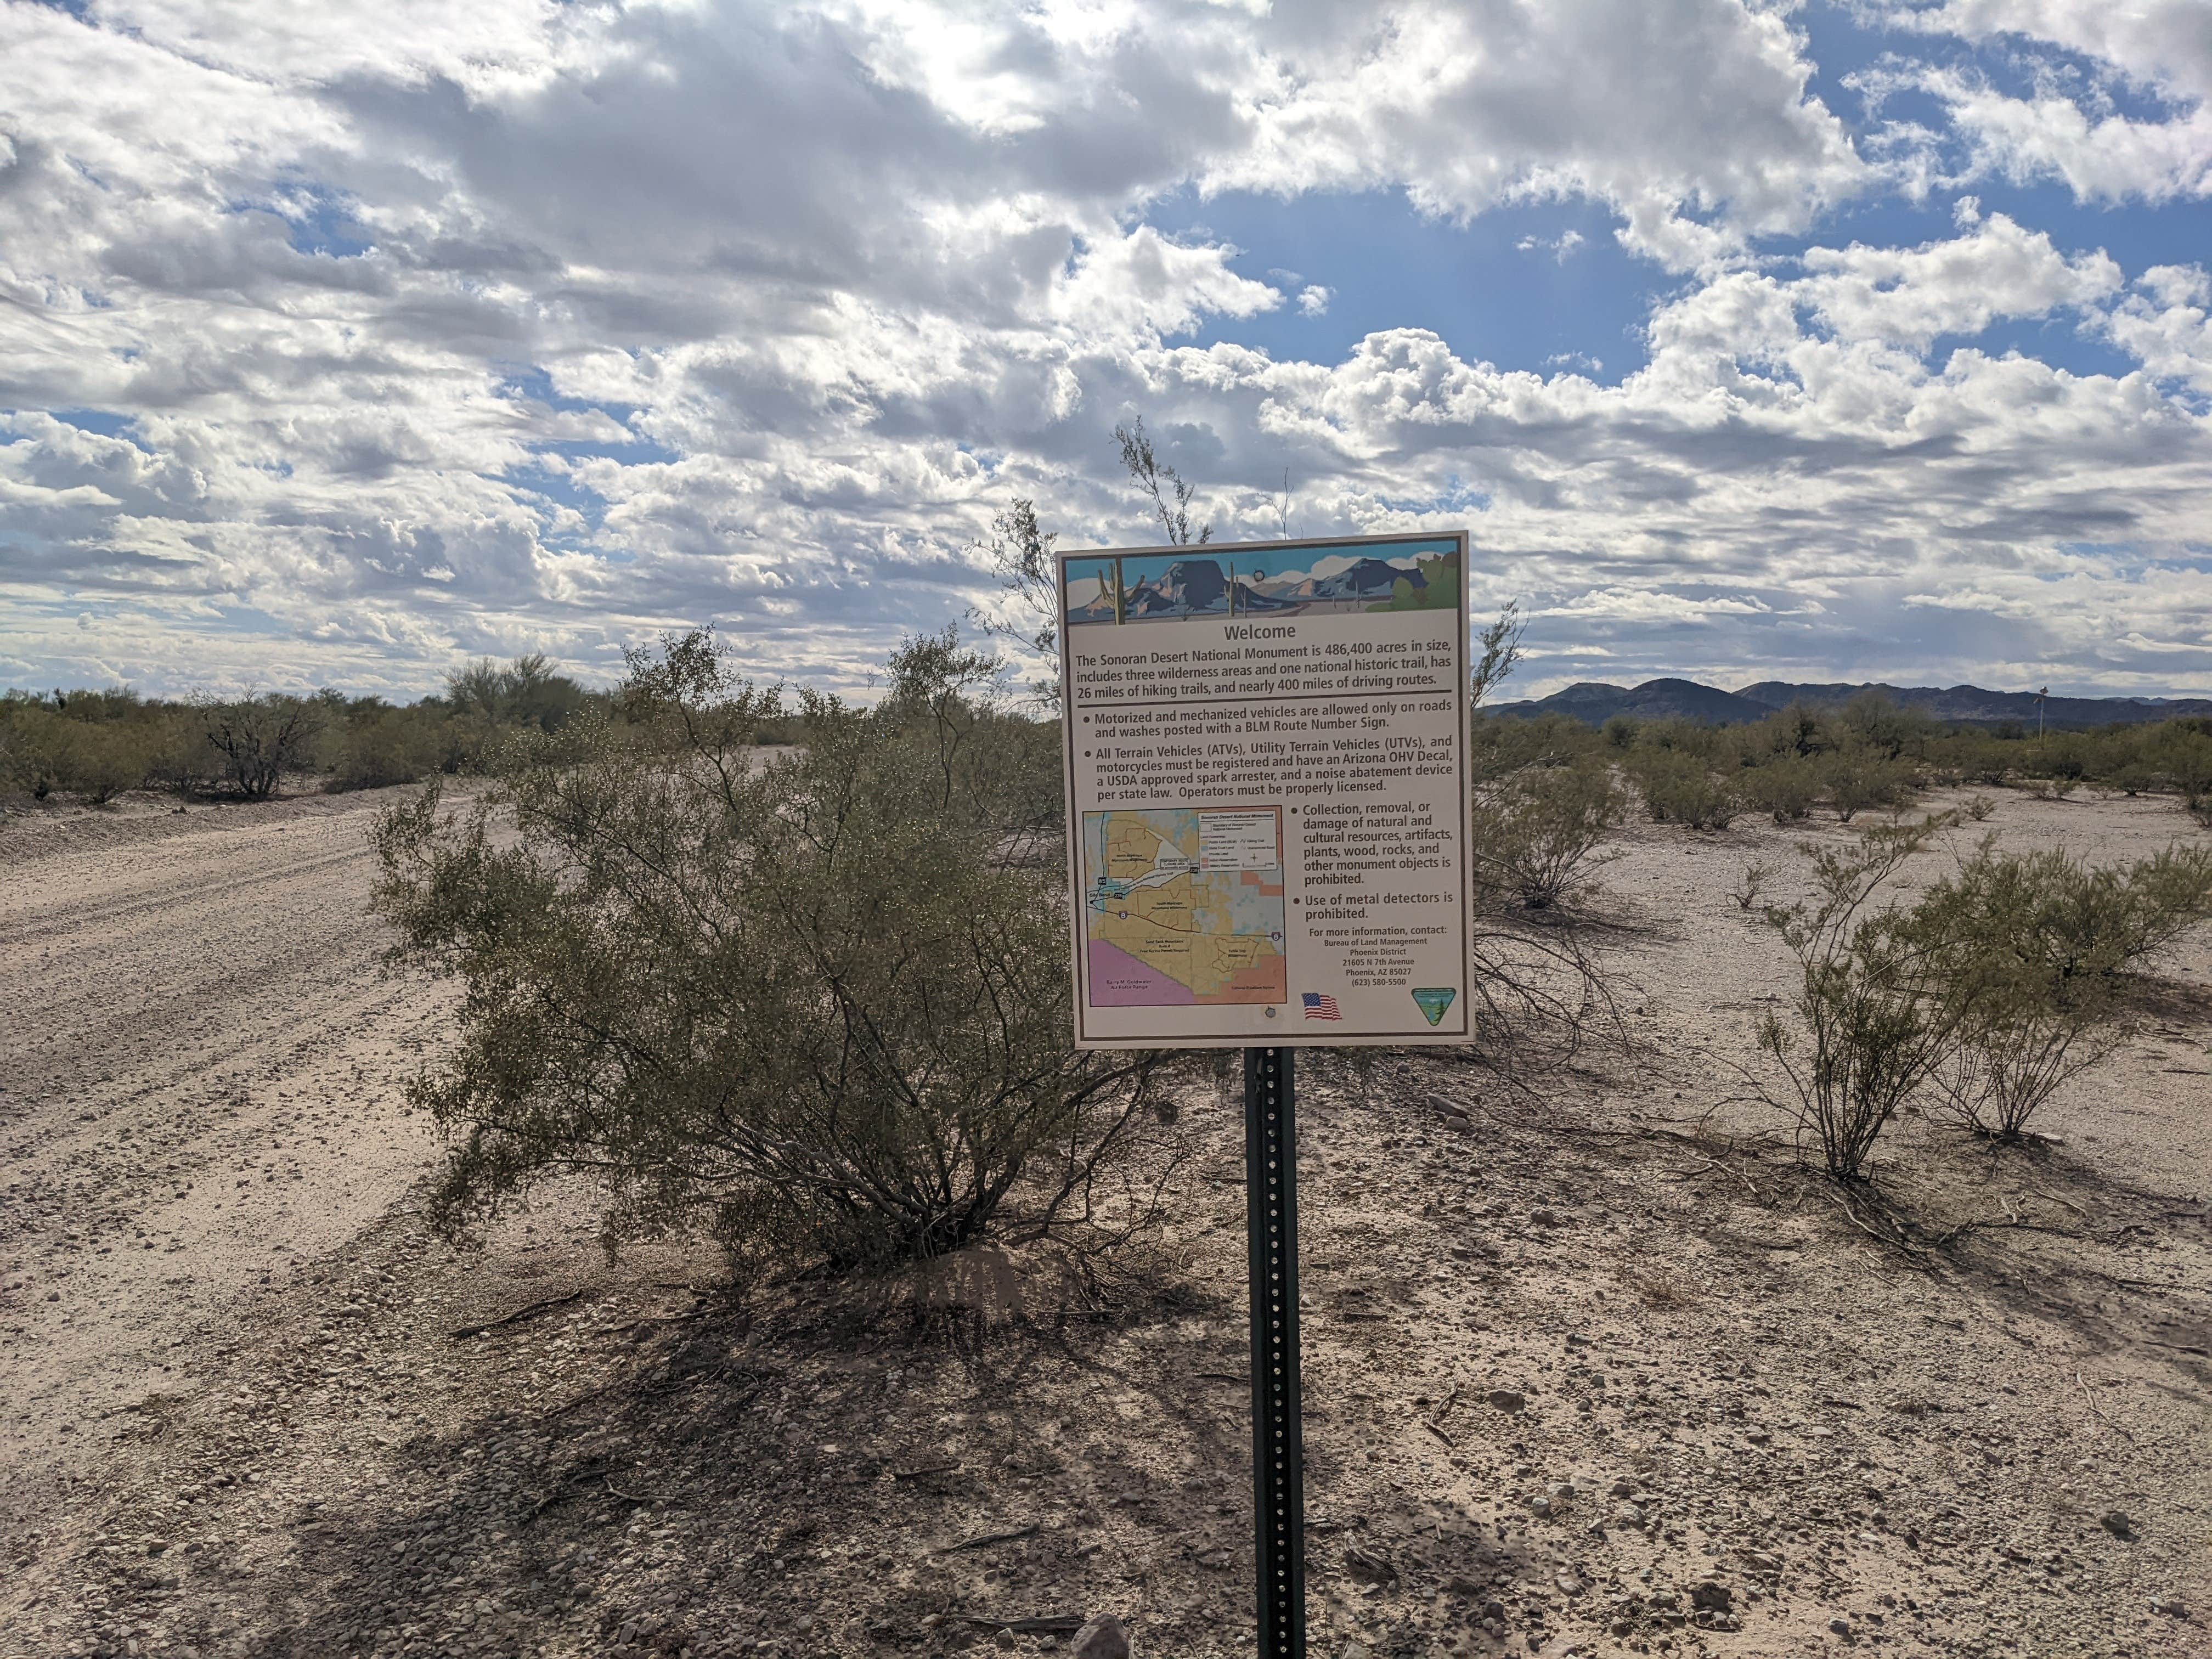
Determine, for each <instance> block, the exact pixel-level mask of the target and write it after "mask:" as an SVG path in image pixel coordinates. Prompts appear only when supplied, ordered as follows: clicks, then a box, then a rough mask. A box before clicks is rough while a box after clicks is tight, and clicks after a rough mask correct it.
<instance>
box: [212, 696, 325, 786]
mask: <svg viewBox="0 0 2212 1659" xmlns="http://www.w3.org/2000/svg"><path fill="white" fill-rule="evenodd" d="M203 717H204V722H205V730H206V732H207V740H208V742H209V743H210V744H212V745H213V746H214V748H215V750H216V753H217V754H218V755H220V756H221V757H222V775H223V776H224V777H225V778H226V779H227V780H228V781H229V783H230V784H231V786H232V787H234V788H235V789H236V790H237V791H238V792H239V793H240V794H242V795H244V796H246V798H247V799H250V800H265V799H268V798H269V797H270V796H271V795H273V794H275V793H276V791H277V788H278V787H279V786H280V785H281V784H282V783H283V781H284V775H285V774H286V773H287V772H297V771H300V770H301V769H303V768H304V767H305V766H306V765H307V762H308V759H309V757H311V756H312V755H313V749H314V743H315V738H316V737H317V735H318V734H319V732H321V730H322V726H323V722H322V717H321V715H320V714H319V713H318V712H317V711H316V710H315V709H314V708H313V707H312V706H311V705H309V704H307V703H306V702H301V700H300V699H299V698H297V697H288V696H279V695H276V694H275V693H270V692H264V693H262V694H261V695H259V696H252V697H242V698H240V699H239V700H238V701H236V702H213V703H210V704H208V705H207V706H206V707H205V708H204V710H203Z"/></svg>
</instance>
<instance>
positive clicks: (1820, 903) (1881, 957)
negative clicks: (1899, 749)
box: [1759, 813, 1957, 1181]
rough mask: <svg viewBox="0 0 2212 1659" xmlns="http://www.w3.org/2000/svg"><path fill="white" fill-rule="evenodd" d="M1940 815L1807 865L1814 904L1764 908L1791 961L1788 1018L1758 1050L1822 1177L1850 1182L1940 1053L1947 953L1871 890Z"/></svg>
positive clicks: (1766, 1030)
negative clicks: (1773, 1065) (1794, 971)
mask: <svg viewBox="0 0 2212 1659" xmlns="http://www.w3.org/2000/svg"><path fill="white" fill-rule="evenodd" d="M1956 822H1957V817H1956V815H1955V814H1948V813H1947V814H1937V815H1935V816H1931V817H1928V818H1926V819H1923V821H1922V822H1920V823H1914V824H1884V825H1881V826H1878V827H1876V828H1875V829H1869V830H1865V831H1863V832H1862V833H1861V835H1860V836H1859V837H1858V839H1857V842H1855V843H1854V844H1853V845H1851V846H1850V847H1848V848H1821V849H1819V850H1818V851H1817V852H1815V854H1814V860H1813V874H1814V890H1815V902H1813V903H1810V904H1805V903H1799V904H1796V905H1791V906H1790V907H1788V908H1780V907H1777V908H1771V909H1770V910H1769V911H1768V912H1767V916H1768V919H1769V921H1771V923H1772V924H1773V925H1774V927H1776V928H1777V929H1778V931H1779V932H1780V933H1781V934H1782V937H1783V939H1784V940H1785V941H1786V942H1787V943H1788V945H1790V949H1791V951H1793V952H1794V953H1795V954H1796V958H1797V966H1798V975H1797V983H1796V987H1795V989H1794V994H1793V995H1792V996H1791V998H1790V1004H1789V1006H1790V1013H1791V1015H1792V1016H1793V1018H1792V1020H1791V1021H1790V1023H1785V1022H1784V1018H1783V1017H1782V1016H1781V1015H1780V1014H1779V1013H1778V1012H1773V1011H1769V1012H1768V1013H1767V1014H1766V1016H1765V1018H1764V1019H1762V1020H1761V1021H1760V1023H1759V1046H1760V1047H1761V1048H1764V1049H1765V1051H1766V1052H1767V1053H1768V1054H1770V1055H1771V1056H1772V1057H1773V1058H1774V1060H1775V1061H1776V1062H1777V1064H1778V1066H1780V1068H1781V1070H1782V1072H1783V1074H1784V1077H1785V1078H1786V1079H1787V1080H1788V1082H1789V1085H1790V1096H1789V1097H1787V1098H1786V1099H1785V1100H1784V1106H1785V1108H1786V1109H1788V1110H1789V1111H1790V1114H1791V1115H1792V1116H1794V1117H1795V1118H1796V1121H1797V1123H1798V1127H1799V1128H1800V1130H1801V1132H1802V1133H1809V1134H1810V1135H1812V1136H1813V1138H1814V1140H1815V1141H1816V1142H1817V1143H1818V1145H1819V1148H1820V1158H1821V1163H1822V1165H1823V1167H1824V1168H1825V1169H1826V1172H1827V1173H1828V1174H1829V1175H1830V1176H1833V1177H1834V1178H1835V1179H1837V1180H1838V1181H1857V1180H1858V1179H1860V1178H1861V1176H1863V1174H1864V1171H1865V1166H1866V1160H1867V1157H1868V1155H1869V1153H1870V1152H1872V1151H1873V1150H1874V1146H1875V1141H1876V1140H1877V1139H1879V1138H1880V1136H1881V1131H1882V1128H1883V1126H1884V1125H1886V1124H1887V1122H1888V1121H1890V1119H1891V1117H1892V1116H1893V1115H1894V1114H1895V1113H1896V1111H1897V1109H1899V1107H1900V1106H1902V1105H1903V1104H1904V1103H1905V1100H1906V1099H1907V1098H1908V1097H1910V1096H1911V1094H1912V1093H1913V1091H1915V1090H1917V1089H1918V1088H1919V1087H1921V1086H1922V1085H1923V1084H1924V1083H1925V1082H1926V1081H1927V1080H1928V1079H1929V1075H1930V1074H1931V1073H1933V1072H1934V1070H1935V1069H1936V1066H1939V1065H1940V1064H1941V1063H1942V1060H1943V1059H1944V1057H1945V1055H1946V1054H1947V1053H1948V1048H1949V1043H1950V1037H1951V1030H1952V1025H1953V1018H1952V1016H1953V1012H1954V1008H1953V1005H1952V1004H1951V1003H1950V1002H1949V1001H1948V1000H1947V999H1946V998H1945V997H1944V995H1943V994H1942V993H1943V990H1944V986H1945V981H1944V970H1945V966H1946V958H1945V957H1944V955H1943V953H1942V951H1938V950H1936V949H1932V948H1930V946H1929V945H1928V943H1927V942H1926V940H1925V939H1923V938H1922V937H1921V936H1919V935H1917V934H1916V933H1913V932H1912V931H1911V929H1909V928H1906V927H1902V926H1900V925H1899V916H1898V913H1897V912H1896V911H1895V910H1893V909H1892V910H1881V909H1878V908H1874V907H1873V904H1872V901H1873V899H1874V896H1875V892H1876V890H1878V889H1879V888H1880V887H1881V884H1882V883H1883V882H1885V881H1887V879H1888V878H1890V877H1891V876H1893V875H1894V874H1895V873H1896V872H1897V871H1898V869H1899V867H1900V866H1902V865H1903V864H1904V863H1905V860H1907V859H1909V858H1911V856H1912V855H1913V854H1916V853H1917V852H1919V851H1920V850H1921V849H1922V848H1924V847H1926V846H1927V845H1928V844H1929V842H1930V841H1931V840H1932V839H1933V838H1934V836H1936V833H1937V832H1938V831H1940V830H1942V829H1947V828H1948V827H1949V826H1950V825H1951V824H1953V823H1956Z"/></svg>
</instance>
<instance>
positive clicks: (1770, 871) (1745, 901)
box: [1729, 859, 1774, 910]
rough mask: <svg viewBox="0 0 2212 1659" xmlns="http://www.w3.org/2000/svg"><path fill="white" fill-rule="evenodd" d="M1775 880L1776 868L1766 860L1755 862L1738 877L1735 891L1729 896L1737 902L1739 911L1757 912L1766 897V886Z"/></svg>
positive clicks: (1748, 865)
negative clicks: (1760, 902)
mask: <svg viewBox="0 0 2212 1659" xmlns="http://www.w3.org/2000/svg"><path fill="white" fill-rule="evenodd" d="M1773 879H1774V866H1772V865H1771V864H1768V863H1766V862H1765V860H1756V859H1755V860H1753V861H1752V862H1750V863H1749V864H1747V865H1745V866H1743V870H1742V872H1741V874H1739V875H1738V876H1737V877H1736V883H1735V889H1734V890H1732V891H1731V892H1730V893H1729V897H1730V898H1732V899H1734V900H1735V908H1737V909H1739V910H1756V909H1758V908H1759V901H1760V900H1761V899H1762V898H1764V897H1765V894H1766V884H1767V883H1768V882H1770V881H1772V880H1773Z"/></svg>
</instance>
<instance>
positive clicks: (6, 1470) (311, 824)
mask: <svg viewBox="0 0 2212 1659" xmlns="http://www.w3.org/2000/svg"><path fill="white" fill-rule="evenodd" d="M380 804H381V801H380V797H379V796H378V795H374V794H370V795H356V796H339V797H334V798H330V799H313V800H302V801H295V802H280V803H275V804H271V805H242V806H234V807H223V808H194V809H192V810H191V811H185V812H177V811H173V810H170V809H167V808H166V807H163V806H159V805H145V806H142V807H141V808H140V809H139V810H137V811H131V812H125V813H120V814H115V815H112V816H109V815H101V816H89V815H88V816H79V817H55V818H52V819H40V820H32V821H29V822H21V821H19V822H18V823H15V824H12V825H7V826H5V827H0V1159H4V1162H0V1170H4V1175H3V1176H0V1364H4V1365H5V1367H6V1370H7V1374H8V1388H7V1391H6V1405H5V1410H4V1415H0V1511H15V1512H17V1513H38V1512H40V1511H44V1510H51V1509H52V1507H53V1506H54V1505H55V1504H58V1503H60V1502H64V1501H65V1500H66V1495H67V1493H68V1492H70V1489H71V1486H72V1485H73V1483H74V1482H75V1481H76V1480H78V1479H80V1478H82V1476H83V1475H84V1474H86V1473H87V1472H88V1470H89V1469H90V1468H92V1467H93V1462H94V1451H93V1447H94V1442H95V1441H99V1442H101V1443H104V1442H105V1441H106V1435H105V1434H96V1433H94V1432H93V1431H94V1430H95V1428H96V1426H97V1425H100V1424H102V1423H105V1422H106V1421H108V1420H109V1419H111V1418H112V1417H113V1415H114V1414H115V1413H117V1411H118V1408H122V1407H129V1406H133V1405H136V1404H137V1403H138V1402H140V1401H143V1400H144V1399H145V1398H146V1397H147V1396H149V1395H155V1394H172V1393H177V1394H180V1393H187V1392H190V1391H191V1390H192V1389H196V1388H197V1387H198V1386H200V1384H201V1383H203V1382H204V1378H201V1377H198V1376H195V1375H193V1374H192V1373H191V1370H189V1369H187V1368H185V1363H184V1354H185V1350H186V1348H187V1347H188V1346H190V1345H191V1342H192V1341H193V1340H196V1339H204V1338H209V1337H216V1336H219V1335H220V1334H221V1333H222V1327H223V1322H224V1321H225V1320H226V1318H228V1316H230V1313H231V1310H232V1309H233V1307H234V1304H235V1303H236V1301H237V1298H238V1297H240V1293H241V1292H242V1291H246V1290H247V1289H248V1288H249V1287H254V1286H258V1285H265V1284H269V1283H270V1282H272V1281H276V1280H281V1279H283V1278H284V1277H285V1276H286V1275H288V1274H289V1273H292V1272H294V1271H295V1270H297V1268H298V1267H299V1266H300V1264H301V1263H302V1262H305V1261H312V1260H313V1259H314V1258H315V1257H316V1256H318V1255H320V1254H322V1253H323V1252H324V1251H325V1250H326V1249H329V1248H331V1246H332V1245H333V1244H335V1243H337V1242H338V1241H340V1240H342V1239H343V1238H346V1237H349V1236H351V1235H352V1234H353V1233H354V1232H356V1231H358V1230H359V1229H360V1228H361V1227H362V1225H364V1224H365V1223H366V1222H367V1221H368V1220H369V1219H370V1218H373V1217H374V1216H375V1215H377V1214H379V1213H380V1212H382V1211H383V1210H384V1209H385V1208H386V1207H387V1206H389V1205H390V1204H391V1203H392V1200H394V1199H395V1198H396V1197H397V1196H398V1194H400V1193H401V1192H402V1191H404V1189H405V1188H406V1187H407V1185H408V1183H409V1182H411V1181H412V1180H414V1179H415V1178H416V1176H418V1175H419V1174H420V1173H421V1172H422V1169H423V1168H424V1166H425V1162H426V1159H427V1158H428V1152H429V1143H428V1137H427V1136H426V1135H425V1133H423V1131H422V1127H421V1126H420V1125H419V1124H417V1123H416V1122H414V1121H410V1118H409V1117H408V1115H407V1114H406V1112H405V1110H404V1105H403V1103H402V1101H401V1099H400V1097H399V1085H400V1083H401V1081H402V1079H404V1077H405V1075H406V1074H407V1072H408V1070H409V1069H410V1068H409V1067H408V1066H406V1065H405V1064H404V1063H403V1062H404V1060H405V1058H406V1056H407V1054H408V1052H409V1051H410V1050H411V1049H414V1048H419V1046H420V1045H421V1044H422V1042H424V1041H426V1040H427V1039H428V1038H429V1037H430V1036H432V1035H433V1033H434V1032H435V1026H436V1022H437V1016H438V1011H439V1008H440V1006H441V1003H440V1001H439V1000H438V999H437V998H436V997H435V996H434V995H432V994H428V993H426V992H425V990H424V989H423V988H422V987H421V986H420V985H419V984H400V983H395V982H391V981H386V980H385V979H384V978H382V977H381V976H380V972H379V957H380V951H381V950H382V948H383V945H384V943H385V940H384V939H383V937H382V936H381V934H380V932H379V930H378V929H377V928H376V927H374V926H373V925H371V924H370V923H369V921H368V918H367V916H366V914H365V905H366V902H367V898H368V882H369V877H370V872H371V866H372V860H371V856H370V853H369V848H368V842H367V840H366V837H365V830H366V827H367V825H368V823H369V819H370V815H371V812H372V811H373V810H374V808H375V807H376V806H377V805H380Z"/></svg>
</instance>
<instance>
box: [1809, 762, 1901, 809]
mask: <svg viewBox="0 0 2212 1659" xmlns="http://www.w3.org/2000/svg"><path fill="white" fill-rule="evenodd" d="M1822 781H1823V786H1824V793H1826V796H1827V798H1828V804H1829V805H1831V806H1832V807H1834V808H1835V809H1836V817H1837V818H1838V820H1840V821H1841V822H1843V823H1850V821H1851V820H1852V819H1853V818H1855V817H1857V816H1858V815H1859V814H1860V813H1861V812H1863V811H1867V810H1868V809H1869V808H1870V807H1871V808H1876V809H1887V808H1892V807H1898V806H1902V805H1905V803H1906V802H1907V801H1909V800H1910V799H1911V798H1912V782H1913V780H1912V773H1911V769H1909V768H1906V767H1904V766H1900V765H1898V764H1896V763H1893V762H1888V761H1883V760H1881V759H1878V758H1876V757H1874V756H1872V755H1869V754H1866V753H1864V752H1863V751H1862V752H1857V753H1847V754H1842V755H1837V756H1834V757H1831V758H1830V759H1829V761H1828V762H1827V763H1826V767H1825V769H1824V773H1823V779H1822Z"/></svg>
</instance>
